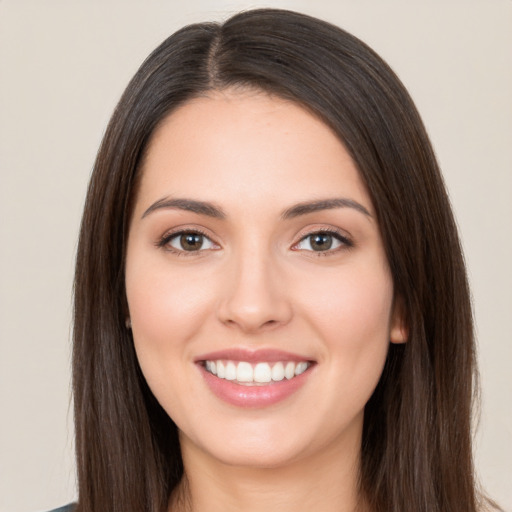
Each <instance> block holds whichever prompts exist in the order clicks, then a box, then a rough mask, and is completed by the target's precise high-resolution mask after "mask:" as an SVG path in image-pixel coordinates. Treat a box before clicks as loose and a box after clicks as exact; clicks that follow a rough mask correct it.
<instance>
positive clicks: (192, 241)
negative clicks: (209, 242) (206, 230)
mask: <svg viewBox="0 0 512 512" xmlns="http://www.w3.org/2000/svg"><path fill="white" fill-rule="evenodd" d="M180 242H181V246H182V247H183V249H184V250H185V251H195V250H197V249H200V248H201V245H202V243H203V235H199V234H197V233H187V234H185V235H181V239H180Z"/></svg>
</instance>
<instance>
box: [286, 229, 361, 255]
mask: <svg viewBox="0 0 512 512" xmlns="http://www.w3.org/2000/svg"><path fill="white" fill-rule="evenodd" d="M352 245H353V244H352V243H351V242H350V240H349V239H348V238H346V237H344V236H343V235H341V234H339V233H331V232H329V231H317V232H316V233H311V234H309V235H307V236H305V237H304V238H302V239H301V240H300V241H299V243H298V244H296V245H295V246H294V247H293V248H294V249H297V250H301V251H314V252H327V251H334V250H336V249H339V248H340V247H343V246H346V247H352Z"/></svg>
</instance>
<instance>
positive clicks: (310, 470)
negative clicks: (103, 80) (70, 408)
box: [74, 10, 483, 512]
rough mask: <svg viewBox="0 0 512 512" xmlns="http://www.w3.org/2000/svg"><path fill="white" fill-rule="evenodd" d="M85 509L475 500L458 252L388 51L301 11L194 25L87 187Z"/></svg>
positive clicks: (141, 81)
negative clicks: (384, 56)
mask: <svg viewBox="0 0 512 512" xmlns="http://www.w3.org/2000/svg"><path fill="white" fill-rule="evenodd" d="M76 268H77V271H76V281H75V331H74V337H75V345H74V401H75V420H76V445H77V465H78V483H79V503H78V505H77V506H76V510H77V511H79V512H86V511H87V512H93V511H98V510H112V511H115V510H119V511H121V510H122V511H123V512H127V511H136V510H137V511H140V510H148V511H150V510H151V511H164V510H173V511H185V510H197V511H200V510H206V509H208V510H242V509H243V510H255V511H256V510H268V509H273V510H283V511H284V510H289V509H291V508H292V507H294V509H297V508H298V509H299V510H301V509H302V510H312V509H317V510H322V511H329V510H339V511H345V510H347V511H348V510H362V511H372V512H376V511H384V510H386V511H387V510H395V511H410V510H417V511H425V512H426V511H429V512H430V511H435V510H438V511H447V510H464V511H475V510H478V509H481V508H482V507H483V503H482V499H481V498H480V497H479V496H478V495H477V492H476V489H475V487H476V486H475V481H474V477H473V465H472V457H471V428H470V427H471V403H472V398H473V394H474V386H473V381H474V372H475V356H474V345H473V334H472V319H471V308H470V302H469V292H468V287H467V281H466V276H465V270H464V263H463V259H462V255H461V249H460V244H459V240H458V236H457V232H456V228H455V224H454V221H453V216H452V214H451V210H450V205H449V202H448V199H447V196H446V193H445V190H444V186H443V182H442V178H441V176H440V173H439V170H438V166H437V164H436V161H435V158H434V154H433V152H432V149H431V147H430V144H429V141H428V138H427V136H426V133H425V130H424V128H423V125H422V123H421V120H420V118H419V116H418V114H417V112H416V110H415V108H414V106H413V104H412V101H411V99H410V98H409V96H408V94H407V93H406V91H405V90H404V88H403V86H402V85H401V83H400V82H399V80H398V79H397V77H396V76H395V75H394V74H393V72H392V71H391V70H390V69H389V68H388V67H387V65H386V64H385V63H384V62H383V61H382V60H381V59H380V58H379V57H378V56H377V55H376V54H375V53H374V52H373V51H372V50H370V49H369V48H368V47H366V46H365V45H364V44H363V43H361V42H360V41H358V40H357V39H356V38H354V37H352V36H350V35H349V34H347V33H345V32H343V31H342V30H340V29H338V28H336V27H333V26H331V25H329V24H327V23H324V22H321V21H319V20H316V19H313V18H309V17H306V16H304V15H300V14H296V13H291V12H286V11H277V10H257V11H249V12H246V13H242V14H239V15H237V16H234V17H233V18H231V19H230V20H228V21H227V22H226V23H224V24H223V25H217V24H201V25H194V26H190V27H186V28H185V29H183V30H181V31H179V32H177V33H176V34H174V35H173V36H171V37H170V38H169V39H168V40H167V41H165V42H164V43H163V44H162V45H161V46H160V47H159V48H157V49H156V50H155V52H153V54H152V55H151V56H150V57H149V58H148V59H147V60H146V62H145V63H144V64H143V65H142V67H141V68H140V70H139V71H138V73H137V74H136V75H135V77H134V79H133V80H132V82H131V83H130V85H129V86H128V88H127V90H126V92H125V93H124V95H123V97H122V99H121V101H120V103H119V105H118V107H117V109H116V111H115V113H114V115H113V117H112V120H111V122H110V124H109V127H108V129H107V133H106V135H105V138H104V140H103V143H102V146H101V148H100V151H99V154H98V158H97V162H96V166H95V170H94V173H93V176H92V179H91V184H90V188H89V193H88V197H87V201H86V206H85V212H84V217H83V223H82V230H81V236H80V244H79V249H78V257H77V267H76Z"/></svg>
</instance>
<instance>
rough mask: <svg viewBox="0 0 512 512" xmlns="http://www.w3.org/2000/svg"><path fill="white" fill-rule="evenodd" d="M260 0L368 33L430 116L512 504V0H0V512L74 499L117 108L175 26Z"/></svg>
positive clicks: (495, 452)
mask: <svg viewBox="0 0 512 512" xmlns="http://www.w3.org/2000/svg"><path fill="white" fill-rule="evenodd" d="M263 6H272V7H284V8H289V9H295V10H299V11H303V12H305V13H308V14H313V15H316V16H318V17H321V18H323V19H326V20H328V21H331V22H333V23H335V24H337V25H339V26H341V27H343V28H345V29H347V30H348V31H350V32H352V33H354V34H355V35H356V36H358V37H360V38H361V39H363V40H364V41H365V42H367V43H369V44H370V46H372V47H373V48H374V49H375V50H376V51H377V52H378V53H379V54H380V55H381V56H382V57H384V59H385V60H387V61H388V63H389V64H390V65H391V66H392V67H393V68H394V70H395V71H396V72H397V73H398V75H399V76H400V77H401V78H402V80H403V81H404V83H405V85H406V86H407V87H408V89H409V91H410V92H411V94H412V96H413V98H414V100H415V101H416V103H417V106H418V108H419V110H420V112H421V114H422V115H423V119H424V121H425V123H426V126H427V129H428V131H429V133H430V135H431V138H432V141H433V144H434V147H435V149H436V152H437V155H438V157H439V160H440V163H441V166H442V169H443V172H444V175H445V178H446V182H447V186H448V189H449V192H450V195H451V198H452V201H453V206H454V209H455V213H456V217H457V220H458V224H459V226H460V230H461V234H462V238H463V243H464V247H465V253H466V259H467V264H468V269H469V275H470V280H471V284H472V289H473V295H474V308H475V316H476V323H477V329H478V340H479V359H480V367H481V378H482V419H481V423H480V428H479V430H478V434H477V436H476V461H477V468H478V471H479V474H480V475H481V479H482V482H483V485H484V487H486V488H487V489H488V491H489V493H490V494H491V495H492V496H494V497H495V498H496V499H497V500H498V501H499V502H501V504H502V505H503V506H504V507H505V509H506V510H512V484H511V482H512V462H511V461H512V399H511V394H512V393H511V392H512V377H511V372H510V366H511V363H512V327H511V325H512V323H511V318H512V271H511V262H512V236H511V235H512V229H511V225H512V201H511V196H512V150H511V147H512V1H511V0H478V1H477V0H474V1H472V0H464V1H453V0H452V1H449V0H448V1H442V0H436V1H430V2H424V1H422V0H409V1H402V2H398V1H381V0H372V1H370V0H360V1H357V2H356V1H350V0H339V1H334V0H333V1H328V0H315V1H314V2H312V1H307V0H290V1H285V0H282V1H277V0H276V1H267V2H264V3H257V2H248V1H243V0H240V1H221V0H216V1H215V2H213V1H210V2H208V1H199V0H188V1H187V2H177V1H176V2H172V1H170V0H167V1H156V0H149V1H148V0H146V1H142V0H140V1H127V0H125V1H122V2H121V1H112V0H111V1H100V0H67V1H65V0H62V1H56V0H53V1H52V0H46V1H40V0H34V1H25V0H0V251H1V252H0V340H1V341H0V343H1V351H0V414H1V421H0V512H29V511H33V512H35V511H38V510H44V509H49V508H52V507H55V506H57V505H60V504H63V503H65V502H68V501H70V500H72V499H73V498H74V497H75V479H74V465H73V418H72V412H71V408H70V332H71V320H70V319H71V292H72V273H73V261H74V254H75V248H76V241H77V233H78V227H79V222H80V215H81V209H82V206H83V200H84V195H85V190H86V185H87V181H88V177H89V174H90V171H91V168H92V164H93V160H94V157H95V153H96V150H97V147H98V145H99V142H100V140H101V136H102V134H103V132H104V129H105V126H106V124H107V121H108V119H109V117H110V114H111V112H112V110H113V107H114V106H115V104H116V102H117V100H118V98H119V96H120V94H121V92H122V91H123V89H124V87H125V86H126V84H127V82H128V80H129V79H130V77H131V76H132V75H133V73H134V72H135V71H136V69H137V67H138V66H139V64H140V63H141V62H142V60H143V59H144V58H145V57H146V55H147V54H148V53H149V52H150V51H151V50H152V49H153V48H154V47H156V46H157V44H159V43H160V42H161V41H162V40H163V39H164V38H165V37H167V36H168V35H170V34H171V33H172V32H173V31H174V30H176V29H178V28H179V27H181V26H183V25H185V24H188V23H191V22H196V21H205V20H220V19H224V18H226V17H227V16H228V15H230V14H233V13H234V12H236V11H238V10H240V9H247V8H252V7H263Z"/></svg>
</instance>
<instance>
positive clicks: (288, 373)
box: [284, 361, 295, 380]
mask: <svg viewBox="0 0 512 512" xmlns="http://www.w3.org/2000/svg"><path fill="white" fill-rule="evenodd" d="M284 376H285V377H286V378H287V379H288V380H290V379H292V378H293V377H294V376H295V363H292V362H291V361H290V362H288V363H286V366H285V368H284Z"/></svg>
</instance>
